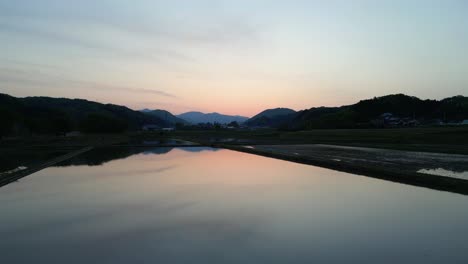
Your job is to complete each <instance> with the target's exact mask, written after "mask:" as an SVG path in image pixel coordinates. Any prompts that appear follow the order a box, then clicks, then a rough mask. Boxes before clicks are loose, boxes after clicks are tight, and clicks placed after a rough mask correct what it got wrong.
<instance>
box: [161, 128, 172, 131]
mask: <svg viewBox="0 0 468 264" xmlns="http://www.w3.org/2000/svg"><path fill="white" fill-rule="evenodd" d="M174 130H175V129H174V128H173V127H163V129H162V131H174Z"/></svg>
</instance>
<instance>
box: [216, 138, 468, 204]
mask: <svg viewBox="0 0 468 264" xmlns="http://www.w3.org/2000/svg"><path fill="white" fill-rule="evenodd" d="M212 146H213V147H218V148H225V149H230V150H234V151H239V152H244V153H249V154H254V155H260V156H264V157H269V158H275V159H281V160H285V161H291V162H296V163H300V164H306V165H313V166H318V167H323V168H327V169H332V170H337V171H342V172H347V173H352V174H357V175H361V176H367V177H371V178H377V179H382V180H387V181H392V182H396V183H402V184H407V185H413V186H418V187H425V188H429V189H433V190H439V191H447V192H452V193H458V194H462V195H468V180H464V179H457V178H450V177H443V176H437V175H430V174H424V175H421V174H419V173H417V172H409V171H405V170H399V169H398V168H394V167H386V166H371V165H369V164H365V165H364V164H360V163H351V164H350V163H341V162H335V161H333V160H327V159H321V158H317V157H310V156H305V155H289V154H284V153H279V152H272V151H265V150H261V149H255V148H246V147H243V146H236V145H226V144H213V145H212Z"/></svg>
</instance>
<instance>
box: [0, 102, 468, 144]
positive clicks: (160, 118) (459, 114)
mask: <svg viewBox="0 0 468 264" xmlns="http://www.w3.org/2000/svg"><path fill="white" fill-rule="evenodd" d="M382 116H385V118H390V119H389V120H390V121H391V122H393V123H398V124H400V123H405V124H406V123H408V124H409V123H410V124H413V125H414V124H421V125H425V124H438V123H444V122H445V123H457V122H458V123H459V122H460V121H462V120H467V119H468V97H465V96H461V95H459V96H454V97H449V98H445V99H442V100H421V99H419V98H417V97H414V96H408V95H404V94H393V95H386V96H381V97H374V98H372V99H367V100H361V101H359V102H357V103H355V104H352V105H345V106H339V107H313V108H310V109H306V110H302V111H298V112H296V111H294V110H292V109H288V108H275V109H268V110H265V111H262V112H260V113H259V114H257V115H255V116H253V117H252V118H250V119H248V118H247V117H243V116H231V115H223V114H219V113H208V114H205V113H201V112H187V113H183V114H180V115H177V116H176V115H173V114H171V113H170V112H168V111H166V110H159V109H158V110H149V109H144V110H141V111H135V110H132V109H129V108H127V107H125V106H119V105H113V104H102V103H97V102H92V101H88V100H83V99H68V98H51V97H24V98H17V97H13V96H10V95H7V94H0V136H2V135H9V134H14V135H22V134H53V133H55V134H58V133H65V132H67V131H74V130H79V131H83V132H90V133H95V132H122V131H125V130H130V131H131V130H140V129H141V128H142V126H144V125H148V124H151V125H155V126H159V127H168V126H175V125H176V124H178V123H179V124H181V125H182V126H184V125H185V126H187V125H196V124H199V123H220V124H227V123H230V122H232V121H236V122H238V123H239V124H244V125H246V126H249V127H270V128H280V129H292V130H306V129H320V128H376V127H385V125H386V123H385V122H386V120H385V118H382Z"/></svg>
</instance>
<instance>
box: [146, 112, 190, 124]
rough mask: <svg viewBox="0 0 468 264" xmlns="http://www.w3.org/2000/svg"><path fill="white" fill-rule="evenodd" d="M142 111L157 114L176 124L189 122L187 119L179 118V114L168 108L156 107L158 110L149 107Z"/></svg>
mask: <svg viewBox="0 0 468 264" xmlns="http://www.w3.org/2000/svg"><path fill="white" fill-rule="evenodd" d="M140 112H142V113H144V114H147V115H152V116H156V117H158V118H160V119H162V120H164V121H166V122H168V123H170V124H172V125H175V124H177V123H181V124H187V123H188V122H187V121H185V120H184V119H182V118H178V117H177V116H175V115H173V114H171V113H170V112H169V111H166V110H161V109H156V110H149V109H143V110H141V111H140Z"/></svg>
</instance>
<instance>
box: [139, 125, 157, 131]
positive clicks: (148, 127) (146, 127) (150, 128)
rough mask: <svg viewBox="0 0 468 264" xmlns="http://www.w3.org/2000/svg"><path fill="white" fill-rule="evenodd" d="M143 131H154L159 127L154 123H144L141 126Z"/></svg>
mask: <svg viewBox="0 0 468 264" xmlns="http://www.w3.org/2000/svg"><path fill="white" fill-rule="evenodd" d="M141 129H142V130H143V131H155V130H158V129H159V126H157V125H154V124H146V125H143V126H142V127H141Z"/></svg>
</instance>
